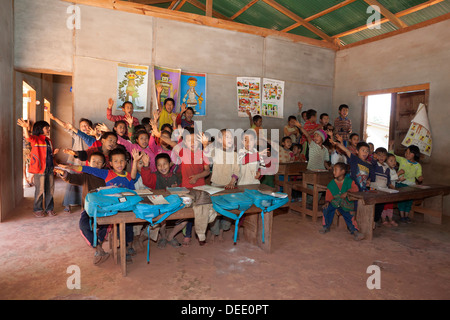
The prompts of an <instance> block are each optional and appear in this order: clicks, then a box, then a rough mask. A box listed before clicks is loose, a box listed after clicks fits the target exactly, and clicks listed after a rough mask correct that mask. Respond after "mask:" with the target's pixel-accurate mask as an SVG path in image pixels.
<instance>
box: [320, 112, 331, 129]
mask: <svg viewBox="0 0 450 320" xmlns="http://www.w3.org/2000/svg"><path fill="white" fill-rule="evenodd" d="M329 122H330V117H329V116H328V114H327V113H322V114H321V115H320V117H319V123H320V125H321V126H322V129H323V130H326V126H327V125H328V123H329Z"/></svg>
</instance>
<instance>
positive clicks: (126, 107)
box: [106, 98, 139, 136]
mask: <svg viewBox="0 0 450 320" xmlns="http://www.w3.org/2000/svg"><path fill="white" fill-rule="evenodd" d="M113 105H114V100H113V99H112V98H109V99H108V108H106V118H107V119H108V120H109V121H112V122H116V121H118V120H125V121H126V123H128V124H129V126H130V127H133V126H137V125H139V120H138V118H136V117H133V111H134V107H133V103H131V102H130V101H125V102H124V103H123V105H122V111H123V112H124V115H123V116H113V114H112V107H113ZM129 136H131V132H129Z"/></svg>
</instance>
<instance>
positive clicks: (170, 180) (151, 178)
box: [137, 153, 187, 249]
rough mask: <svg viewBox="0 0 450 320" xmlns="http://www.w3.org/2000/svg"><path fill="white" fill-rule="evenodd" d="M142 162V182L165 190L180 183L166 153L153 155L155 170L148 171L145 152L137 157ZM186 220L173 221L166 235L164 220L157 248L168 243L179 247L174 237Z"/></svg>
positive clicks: (161, 247)
mask: <svg viewBox="0 0 450 320" xmlns="http://www.w3.org/2000/svg"><path fill="white" fill-rule="evenodd" d="M141 158H142V160H143V162H144V166H143V167H142V169H141V176H142V182H143V183H144V185H146V186H147V187H149V188H151V189H155V190H165V189H166V188H167V187H176V186H178V185H179V184H180V183H181V179H180V176H178V175H176V174H174V173H172V172H170V162H171V160H170V156H169V155H168V154H167V153H160V154H158V155H157V156H156V157H155V165H156V169H157V171H156V172H151V171H150V166H149V161H150V158H149V156H148V155H147V154H145V153H142V154H141V155H139V156H138V157H137V159H141ZM186 224H187V221H185V220H179V221H177V222H176V223H175V227H174V228H173V230H172V232H171V233H170V234H169V235H166V221H163V222H162V223H161V229H160V235H161V237H160V239H159V241H158V248H160V249H163V248H165V246H166V244H167V243H169V244H170V245H171V246H173V247H175V248H178V247H181V243H179V242H178V240H177V239H176V238H175V236H176V235H177V233H178V232H180V231H181V230H183V228H184V227H185V226H186Z"/></svg>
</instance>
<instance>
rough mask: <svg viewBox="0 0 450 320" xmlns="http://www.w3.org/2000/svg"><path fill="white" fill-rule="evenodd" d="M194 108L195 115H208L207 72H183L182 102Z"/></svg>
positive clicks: (181, 81)
mask: <svg viewBox="0 0 450 320" xmlns="http://www.w3.org/2000/svg"><path fill="white" fill-rule="evenodd" d="M183 103H185V104H186V107H191V108H192V109H194V112H195V116H206V73H193V72H181V80H180V103H179V104H178V105H177V106H176V109H177V111H176V112H179V111H180V109H181V107H180V106H181V105H182V104H183Z"/></svg>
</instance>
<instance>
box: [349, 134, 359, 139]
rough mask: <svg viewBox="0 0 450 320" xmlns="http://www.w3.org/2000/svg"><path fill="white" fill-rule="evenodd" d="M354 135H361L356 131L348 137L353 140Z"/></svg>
mask: <svg viewBox="0 0 450 320" xmlns="http://www.w3.org/2000/svg"><path fill="white" fill-rule="evenodd" d="M354 136H358V137H359V134H357V133H356V132H353V133H351V134H350V135H349V136H348V139H349V140H352V138H353V137H354Z"/></svg>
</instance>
